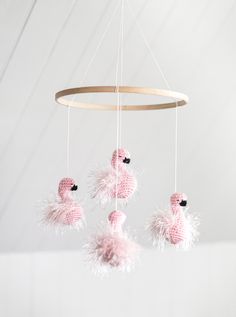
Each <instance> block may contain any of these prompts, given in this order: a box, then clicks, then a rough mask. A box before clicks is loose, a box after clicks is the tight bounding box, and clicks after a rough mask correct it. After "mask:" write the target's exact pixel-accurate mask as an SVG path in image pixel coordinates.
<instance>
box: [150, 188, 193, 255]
mask: <svg viewBox="0 0 236 317" xmlns="http://www.w3.org/2000/svg"><path fill="white" fill-rule="evenodd" d="M170 202H171V211H169V212H163V211H161V212H159V213H156V214H154V215H153V216H152V219H151V221H150V223H149V225H148V229H149V231H150V233H151V236H152V239H153V243H154V244H158V246H159V247H160V248H161V249H163V247H164V246H165V243H166V242H169V243H170V244H173V245H175V246H177V247H180V248H183V249H188V248H189V247H190V246H192V244H193V243H194V241H195V240H196V238H197V236H198V231H197V227H198V225H199V221H198V219H197V218H196V217H193V216H191V215H189V214H187V212H186V211H184V210H183V207H185V206H186V204H187V196H186V195H185V194H184V193H174V194H173V195H172V196H171V199H170Z"/></svg>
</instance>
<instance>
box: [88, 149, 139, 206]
mask: <svg viewBox="0 0 236 317" xmlns="http://www.w3.org/2000/svg"><path fill="white" fill-rule="evenodd" d="M129 163H130V154H129V152H128V151H126V150H125V149H118V151H114V152H113V155H112V160H111V165H110V166H108V167H107V168H105V169H102V170H99V171H94V172H93V173H92V179H93V183H92V185H91V196H92V198H97V200H98V201H99V202H100V203H101V204H102V205H104V204H106V203H109V202H110V201H111V200H112V199H115V198H116V196H117V198H118V199H121V200H123V201H125V202H127V201H128V199H129V198H130V197H132V195H133V194H134V192H135V191H136V189H137V180H136V177H135V175H134V172H133V171H132V170H130V169H128V167H127V164H129Z"/></svg>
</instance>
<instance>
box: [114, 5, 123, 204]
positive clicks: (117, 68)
mask: <svg viewBox="0 0 236 317" xmlns="http://www.w3.org/2000/svg"><path fill="white" fill-rule="evenodd" d="M123 10H124V0H121V18H120V30H119V37H118V50H117V62H116V83H115V86H116V94H117V111H116V166H115V168H116V186H115V189H116V197H115V198H116V199H115V210H118V181H119V170H118V150H119V144H120V110H121V98H120V91H119V88H120V83H121V78H120V80H119V66H120V64H121V62H122V61H121V49H122V40H123V35H122V32H123V31H122V30H123V23H124V19H123ZM121 66H122V65H121ZM120 72H121V74H122V70H121V67H120ZM120 76H121V75H120Z"/></svg>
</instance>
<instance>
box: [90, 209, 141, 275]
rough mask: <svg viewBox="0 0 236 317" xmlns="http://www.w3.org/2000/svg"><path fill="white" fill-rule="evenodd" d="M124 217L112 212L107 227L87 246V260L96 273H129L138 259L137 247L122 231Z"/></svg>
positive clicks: (121, 213)
mask: <svg viewBox="0 0 236 317" xmlns="http://www.w3.org/2000/svg"><path fill="white" fill-rule="evenodd" d="M125 220H126V215H125V214H124V213H123V212H122V211H118V210H117V211H113V212H111V213H110V215H109V216H108V227H107V228H105V230H103V231H102V232H101V233H98V234H96V235H95V236H94V237H93V238H92V239H91V241H90V243H89V244H88V245H87V250H88V254H89V260H90V262H91V263H92V265H93V267H94V269H95V271H96V272H99V273H107V272H108V271H109V270H110V269H114V268H115V269H117V270H121V271H129V270H130V269H131V268H132V267H133V266H134V263H135V260H136V259H137V257H138V253H139V246H138V245H137V244H136V243H135V242H134V241H132V240H131V239H130V238H129V237H128V235H127V233H125V232H124V231H123V230H122V225H123V224H124V222H125Z"/></svg>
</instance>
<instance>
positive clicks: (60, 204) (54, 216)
mask: <svg viewBox="0 0 236 317" xmlns="http://www.w3.org/2000/svg"><path fill="white" fill-rule="evenodd" d="M77 188H78V186H77V185H76V184H75V181H74V180H73V179H72V178H63V179H62V180H61V181H60V183H59V186H58V197H57V199H56V200H55V201H53V202H49V204H48V206H47V208H46V210H45V217H44V222H46V223H49V224H52V225H55V226H59V227H64V228H65V227H75V228H80V227H82V226H83V222H84V212H83V208H82V207H81V206H80V205H79V204H78V203H77V201H75V199H74V198H73V196H72V192H73V191H75V190H77Z"/></svg>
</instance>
